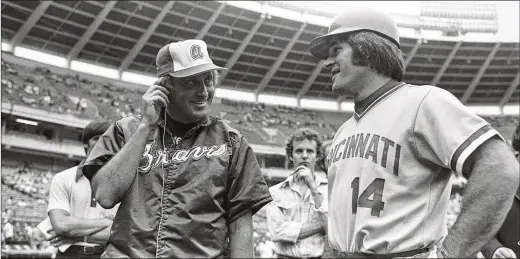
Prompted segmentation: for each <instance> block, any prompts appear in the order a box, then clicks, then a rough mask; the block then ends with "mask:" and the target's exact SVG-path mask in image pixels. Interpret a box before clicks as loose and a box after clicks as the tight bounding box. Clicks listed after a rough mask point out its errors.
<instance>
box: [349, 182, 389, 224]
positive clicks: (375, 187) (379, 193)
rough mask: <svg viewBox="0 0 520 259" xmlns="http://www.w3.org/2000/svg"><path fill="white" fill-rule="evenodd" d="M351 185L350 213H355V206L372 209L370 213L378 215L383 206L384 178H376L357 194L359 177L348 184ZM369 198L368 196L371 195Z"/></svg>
mask: <svg viewBox="0 0 520 259" xmlns="http://www.w3.org/2000/svg"><path fill="white" fill-rule="evenodd" d="M350 187H352V214H356V213H357V208H358V207H362V208H370V209H372V211H371V213H370V214H371V215H372V216H378V217H379V214H380V213H381V211H382V210H383V208H384V207H385V203H384V202H383V189H384V188H385V179H381V178H376V179H375V180H374V181H373V182H372V183H371V184H370V185H369V186H368V187H367V188H366V189H365V190H364V191H363V192H362V193H361V196H360V195H359V177H356V178H354V180H353V181H352V183H351V184H350ZM372 195H374V196H373V197H372V199H370V196H372Z"/></svg>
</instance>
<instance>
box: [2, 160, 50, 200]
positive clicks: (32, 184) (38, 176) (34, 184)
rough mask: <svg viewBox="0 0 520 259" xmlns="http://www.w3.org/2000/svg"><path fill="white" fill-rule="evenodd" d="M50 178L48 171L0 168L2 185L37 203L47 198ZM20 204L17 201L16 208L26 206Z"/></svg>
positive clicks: (20, 167)
mask: <svg viewBox="0 0 520 259" xmlns="http://www.w3.org/2000/svg"><path fill="white" fill-rule="evenodd" d="M52 177H53V174H52V172H50V171H41V170H39V169H35V168H30V167H28V166H25V165H22V166H19V167H8V166H2V184H4V185H6V186H8V187H10V188H12V189H15V190H17V191H20V192H22V193H24V194H26V195H28V196H29V197H32V198H35V199H37V200H39V201H43V199H46V198H47V197H48V194H49V185H50V182H51V180H52ZM22 203H23V201H18V206H20V207H24V206H27V205H24V204H22Z"/></svg>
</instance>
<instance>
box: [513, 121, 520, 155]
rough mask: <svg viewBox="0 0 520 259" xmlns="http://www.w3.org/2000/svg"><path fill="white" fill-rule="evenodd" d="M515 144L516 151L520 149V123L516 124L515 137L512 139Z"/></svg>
mask: <svg viewBox="0 0 520 259" xmlns="http://www.w3.org/2000/svg"><path fill="white" fill-rule="evenodd" d="M511 142H512V143H511V144H512V145H513V149H514V150H516V151H520V124H518V125H517V126H516V130H515V133H513V139H512V141H511Z"/></svg>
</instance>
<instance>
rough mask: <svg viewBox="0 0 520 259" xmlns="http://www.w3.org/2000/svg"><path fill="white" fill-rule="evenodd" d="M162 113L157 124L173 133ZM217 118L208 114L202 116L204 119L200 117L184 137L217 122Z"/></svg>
mask: <svg viewBox="0 0 520 259" xmlns="http://www.w3.org/2000/svg"><path fill="white" fill-rule="evenodd" d="M163 112H165V111H164V110H163ZM161 114H162V115H161V118H160V119H159V121H158V122H157V125H158V126H159V127H160V128H162V129H164V130H166V132H168V133H169V134H170V135H171V134H172V132H171V131H170V129H169V128H168V127H165V124H166V122H165V120H164V119H163V118H164V114H163V113H161ZM170 119H171V118H170ZM217 120H218V119H217V118H215V117H213V116H209V115H208V116H206V117H204V118H202V119H200V120H199V121H198V122H196V123H195V126H194V127H193V128H192V129H190V130H189V131H188V132H187V133H186V135H184V137H187V136H190V135H191V134H193V132H194V131H196V130H198V129H199V128H202V127H207V126H209V125H211V124H213V123H215V122H216V121H217ZM184 137H183V138H184Z"/></svg>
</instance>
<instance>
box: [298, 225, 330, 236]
mask: <svg viewBox="0 0 520 259" xmlns="http://www.w3.org/2000/svg"><path fill="white" fill-rule="evenodd" d="M318 233H325V229H324V228H323V226H322V225H321V224H320V223H319V222H312V223H305V224H303V226H302V228H301V230H300V234H299V235H298V240H300V239H304V238H306V237H310V236H312V235H314V234H318Z"/></svg>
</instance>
